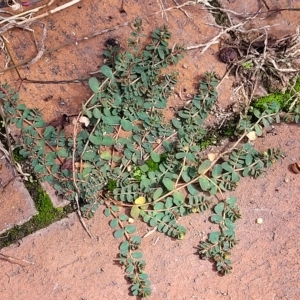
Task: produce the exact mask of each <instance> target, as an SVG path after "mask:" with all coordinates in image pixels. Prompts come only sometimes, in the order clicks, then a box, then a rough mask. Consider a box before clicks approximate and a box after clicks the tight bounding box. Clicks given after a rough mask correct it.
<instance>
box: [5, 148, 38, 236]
mask: <svg viewBox="0 0 300 300" xmlns="http://www.w3.org/2000/svg"><path fill="white" fill-rule="evenodd" d="M1 157H3V153H2V152H1V151H0V158H1ZM0 166H1V168H0V234H1V233H3V232H5V231H6V230H8V229H10V228H12V227H13V226H14V225H21V224H23V223H25V222H27V221H28V220H29V219H30V218H31V217H32V216H34V215H36V214H37V210H36V209H35V206H34V202H33V200H32V198H31V197H30V195H29V193H28V191H27V189H26V188H25V186H24V184H23V183H22V182H21V181H20V179H19V178H18V177H16V178H14V179H13V177H14V174H13V169H12V166H11V165H10V164H9V162H8V161H7V160H6V159H5V158H4V157H3V158H2V159H0ZM7 183H8V184H7Z"/></svg>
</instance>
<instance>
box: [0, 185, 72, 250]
mask: <svg viewBox="0 0 300 300" xmlns="http://www.w3.org/2000/svg"><path fill="white" fill-rule="evenodd" d="M24 184H25V186H26V188H27V189H28V192H29V194H30V196H31V197H32V199H33V200H34V203H35V207H36V209H37V211H38V214H37V215H35V216H33V217H32V218H31V219H30V220H29V221H28V222H26V223H25V224H23V225H16V226H14V227H13V228H12V229H10V230H8V231H6V232H5V233H3V234H2V235H0V249H1V248H3V247H7V246H9V245H11V244H13V243H15V242H16V241H18V240H19V239H22V238H23V237H25V236H27V235H29V234H31V233H33V232H35V231H37V230H39V229H42V228H45V227H47V226H49V225H50V224H52V223H54V222H56V221H58V220H60V219H62V218H65V217H67V215H68V214H69V213H70V212H72V211H73V208H72V206H71V205H68V206H66V207H64V208H55V207H53V205H52V202H51V200H50V197H49V196H48V195H47V193H46V192H45V191H44V190H43V189H42V187H41V185H40V183H39V182H38V181H37V180H33V181H32V182H29V181H25V182H24Z"/></svg>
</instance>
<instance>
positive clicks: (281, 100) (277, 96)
mask: <svg viewBox="0 0 300 300" xmlns="http://www.w3.org/2000/svg"><path fill="white" fill-rule="evenodd" d="M298 92H300V78H298V79H297V81H296V83H295V85H294V88H293V89H289V90H287V91H286V92H285V93H280V92H275V93H272V94H269V95H268V96H264V97H260V98H258V99H257V100H255V101H254V102H253V103H252V106H253V107H254V108H256V109H258V110H259V111H264V110H265V109H266V106H267V105H270V104H271V103H275V102H276V103H278V104H279V105H280V107H281V109H283V110H284V111H288V108H289V106H290V105H289V104H291V103H292V102H293V101H291V99H292V97H293V96H294V95H295V94H296V93H298Z"/></svg>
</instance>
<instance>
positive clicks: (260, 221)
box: [256, 218, 264, 224]
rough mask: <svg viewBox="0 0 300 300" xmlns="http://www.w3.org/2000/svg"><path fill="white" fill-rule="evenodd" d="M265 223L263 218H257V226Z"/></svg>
mask: <svg viewBox="0 0 300 300" xmlns="http://www.w3.org/2000/svg"><path fill="white" fill-rule="evenodd" d="M263 221H264V220H263V219H262V218H257V219H256V223H257V224H262V223H263Z"/></svg>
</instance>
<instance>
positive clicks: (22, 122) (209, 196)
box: [0, 21, 300, 297]
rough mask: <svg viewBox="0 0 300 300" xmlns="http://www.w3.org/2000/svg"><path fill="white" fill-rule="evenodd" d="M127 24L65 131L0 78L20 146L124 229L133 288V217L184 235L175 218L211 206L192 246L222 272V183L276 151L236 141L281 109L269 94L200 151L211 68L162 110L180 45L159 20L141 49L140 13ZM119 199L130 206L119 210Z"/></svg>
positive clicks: (48, 174) (118, 230) (227, 247)
mask: <svg viewBox="0 0 300 300" xmlns="http://www.w3.org/2000/svg"><path fill="white" fill-rule="evenodd" d="M134 25H135V30H134V32H133V33H132V37H131V38H130V39H129V46H130V48H131V51H124V50H122V49H120V48H119V47H118V45H117V44H116V45H114V46H109V44H111V43H107V44H108V48H107V50H106V51H105V53H104V55H105V58H106V62H105V65H103V66H102V67H101V69H100V71H101V75H100V76H99V77H92V78H90V80H89V86H90V88H91V90H92V91H93V95H92V97H91V98H90V99H89V100H88V101H87V102H86V103H85V104H83V105H82V111H81V112H80V113H79V115H78V117H77V119H76V125H75V126H74V130H73V134H72V135H71V136H66V134H65V131H64V130H63V128H64V126H65V125H66V124H67V119H66V116H64V115H63V116H62V117H61V118H60V119H59V120H54V121H53V122H51V123H50V124H46V123H45V122H44V121H43V118H42V115H41V113H40V112H39V111H38V110H34V109H29V108H27V107H26V106H25V105H24V104H20V103H19V98H18V95H17V94H15V92H14V91H13V90H12V89H11V88H10V87H9V86H8V85H7V84H3V85H1V86H0V98H1V102H2V104H3V107H4V111H5V114H6V122H7V123H14V124H16V126H17V127H18V128H20V130H21V131H22V137H23V141H24V147H23V149H22V150H20V154H22V155H23V156H24V157H29V158H30V159H31V161H32V165H33V167H34V171H35V172H36V173H37V174H38V176H39V178H40V180H42V181H48V182H49V183H51V184H52V185H53V186H54V188H55V189H56V190H57V192H58V193H60V194H62V195H63V196H64V197H65V198H66V199H69V200H76V201H77V202H78V201H81V202H82V203H83V205H82V207H81V211H82V212H83V214H84V215H85V216H86V217H92V215H93V214H94V212H95V211H96V210H97V208H98V207H99V205H103V206H105V210H104V214H105V215H106V216H107V217H110V218H111V221H110V227H111V228H113V230H114V233H113V234H114V237H115V238H117V239H119V238H120V239H123V241H122V242H121V245H120V254H119V257H120V263H121V264H122V265H123V266H124V267H125V271H126V273H127V277H128V279H129V280H130V281H131V282H132V287H131V290H132V294H133V295H139V296H142V297H146V296H148V295H150V293H151V289H150V281H149V279H148V275H147V274H146V273H145V265H146V263H145V261H144V260H143V254H142V252H141V251H140V250H139V246H140V244H141V242H142V239H141V237H139V236H137V235H135V231H136V227H135V224H134V220H135V219H138V218H140V219H142V220H143V221H144V222H146V223H148V224H149V225H150V226H152V227H154V228H156V229H157V230H158V231H160V232H163V233H165V234H166V235H168V236H171V237H175V238H178V239H183V238H184V236H185V233H186V229H185V227H184V226H182V225H181V224H180V223H178V220H179V218H180V217H183V216H186V215H189V214H191V213H200V212H203V211H205V210H207V209H209V208H211V207H213V208H212V212H213V214H212V216H211V221H212V222H213V223H216V224H218V225H219V231H216V232H212V233H210V234H209V236H208V239H207V240H206V241H202V242H201V243H200V244H199V246H198V253H199V256H200V257H201V258H209V259H212V260H214V261H215V263H216V266H217V270H218V271H219V272H220V273H222V274H227V273H229V272H230V270H231V268H232V267H231V262H230V251H231V249H232V248H233V247H234V246H235V245H236V243H237V240H236V237H235V223H236V221H237V220H238V219H239V218H240V217H241V214H240V212H239V209H238V207H237V205H236V198H235V197H233V196H230V197H224V195H223V192H227V191H233V190H234V189H235V188H236V187H237V185H238V182H239V181H240V178H241V177H245V176H252V177H254V178H256V177H257V176H259V175H260V174H262V173H263V172H264V170H265V168H266V167H268V166H270V165H271V164H272V163H274V161H275V160H276V159H278V158H279V157H280V156H281V155H282V153H281V152H280V151H279V150H273V149H269V150H267V151H266V152H263V153H260V152H258V151H257V150H255V149H254V148H253V146H252V145H251V144H250V143H246V144H244V145H242V146H240V143H241V142H242V141H244V138H245V137H246V135H247V134H249V133H253V132H255V134H257V135H261V134H262V129H263V127H266V126H269V125H270V124H271V123H272V122H274V121H276V122H279V121H280V118H281V117H282V113H281V111H280V110H279V106H278V105H277V106H276V103H275V104H274V103H273V104H272V107H267V108H266V110H265V111H263V112H261V111H259V110H254V111H252V112H250V113H249V115H247V116H244V117H242V118H241V119H240V121H239V123H238V125H237V128H236V134H237V135H238V136H239V139H238V141H237V142H236V143H235V144H234V145H232V146H231V148H229V149H227V150H225V151H223V152H221V153H219V154H218V155H217V156H216V157H215V159H214V160H213V161H210V160H208V159H206V158H205V157H203V156H202V154H201V151H200V150H201V143H202V142H203V140H204V139H205V137H206V134H207V132H206V130H205V127H204V126H203V125H202V124H203V121H204V120H205V119H206V118H207V116H208V114H209V112H210V110H211V109H212V107H213V106H214V104H215V102H216V100H217V92H216V86H217V84H218V79H217V78H216V75H215V74H214V73H206V74H205V76H204V77H203V78H202V80H201V81H200V83H199V88H198V90H197V92H196V94H195V96H194V98H193V99H192V100H191V101H190V102H189V103H187V104H186V105H185V106H184V107H183V108H182V109H180V110H179V111H178V112H177V113H176V115H175V116H174V118H173V119H172V120H171V121H170V122H169V121H166V120H165V119H164V115H163V111H164V109H165V108H166V107H167V99H168V97H169V96H170V95H171V94H172V91H173V89H174V86H175V84H176V82H177V79H176V77H177V74H176V73H166V72H162V69H163V68H166V67H168V66H169V65H171V64H175V63H177V62H178V60H179V59H180V58H181V57H182V55H183V52H184V48H183V47H182V46H180V45H178V44H176V45H175V46H173V47H172V48H169V45H168V40H169V39H170V36H171V34H170V32H169V31H168V28H167V27H166V26H163V27H161V28H158V29H155V31H154V32H153V34H152V36H151V42H150V43H149V44H148V45H147V46H146V47H145V48H144V49H140V40H141V38H142V37H143V34H142V27H141V22H140V21H137V22H136V23H135V24H134ZM299 107H300V106H299V105H298V106H295V108H294V110H293V112H290V113H289V120H295V119H296V120H299V114H300V109H299ZM216 195H218V198H216V197H215V196H216ZM124 207H127V208H129V211H130V213H128V214H125V213H124V211H123V210H122V208H124Z"/></svg>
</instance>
